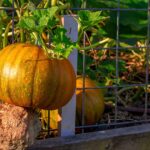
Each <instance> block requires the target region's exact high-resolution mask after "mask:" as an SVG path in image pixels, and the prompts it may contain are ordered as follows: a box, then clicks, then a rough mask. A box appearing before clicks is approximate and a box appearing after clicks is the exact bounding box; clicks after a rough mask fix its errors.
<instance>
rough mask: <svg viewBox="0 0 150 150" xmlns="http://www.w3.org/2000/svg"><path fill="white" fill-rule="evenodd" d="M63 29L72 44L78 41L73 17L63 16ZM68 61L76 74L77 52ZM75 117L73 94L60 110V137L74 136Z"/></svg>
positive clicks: (74, 51) (75, 22)
mask: <svg viewBox="0 0 150 150" xmlns="http://www.w3.org/2000/svg"><path fill="white" fill-rule="evenodd" d="M63 23H64V27H65V28H66V30H67V36H68V37H70V39H71V40H72V41H73V42H76V41H77V39H78V23H77V21H76V20H75V16H71V15H65V16H64V18H63ZM69 60H70V62H71V63H72V65H73V67H74V70H75V72H77V50H76V49H74V50H73V52H72V53H71V55H70V56H69ZM75 116H76V94H75V93H74V95H73V97H72V99H71V101H70V102H69V103H68V104H67V105H65V106H64V107H63V108H62V109H61V117H62V121H61V122H60V125H59V134H60V136H70V135H74V134H75Z"/></svg>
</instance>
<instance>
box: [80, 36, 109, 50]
mask: <svg viewBox="0 0 150 150" xmlns="http://www.w3.org/2000/svg"><path fill="white" fill-rule="evenodd" d="M109 40H110V39H109V38H106V39H104V40H103V41H99V42H97V43H94V44H91V45H90V46H87V47H81V48H78V50H89V49H93V48H95V47H97V46H99V45H101V44H103V43H106V42H108V41H109Z"/></svg>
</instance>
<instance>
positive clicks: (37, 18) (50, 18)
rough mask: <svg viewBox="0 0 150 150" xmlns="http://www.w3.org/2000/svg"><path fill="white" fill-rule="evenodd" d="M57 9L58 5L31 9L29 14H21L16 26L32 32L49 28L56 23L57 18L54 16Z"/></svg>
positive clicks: (39, 31)
mask: <svg viewBox="0 0 150 150" xmlns="http://www.w3.org/2000/svg"><path fill="white" fill-rule="evenodd" d="M57 10H58V7H51V8H49V9H36V10H34V11H32V14H31V16H23V17H22V18H21V19H20V21H19V23H18V27H19V28H22V29H25V30H28V31H32V32H38V33H42V32H43V31H44V29H51V28H52V27H53V26H54V25H56V24H57V22H58V20H57V19H56V18H55V14H56V12H57Z"/></svg>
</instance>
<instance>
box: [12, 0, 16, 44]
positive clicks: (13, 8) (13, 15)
mask: <svg viewBox="0 0 150 150" xmlns="http://www.w3.org/2000/svg"><path fill="white" fill-rule="evenodd" d="M14 3H15V0H13V1H12V43H14V24H15V23H14V17H15V7H14Z"/></svg>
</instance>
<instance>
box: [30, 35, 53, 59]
mask: <svg viewBox="0 0 150 150" xmlns="http://www.w3.org/2000/svg"><path fill="white" fill-rule="evenodd" d="M32 34H33V36H34V38H35V44H36V45H39V46H41V47H42V48H43V50H44V52H45V54H46V55H47V56H48V57H49V58H54V57H55V55H54V52H53V51H52V50H51V49H49V48H48V47H47V45H46V44H45V42H44V40H43V38H42V35H40V34H38V33H36V32H33V33H32Z"/></svg>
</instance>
